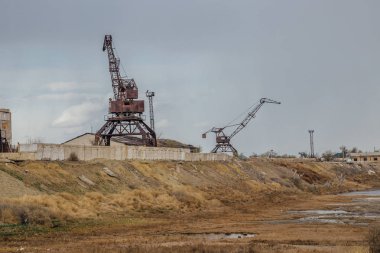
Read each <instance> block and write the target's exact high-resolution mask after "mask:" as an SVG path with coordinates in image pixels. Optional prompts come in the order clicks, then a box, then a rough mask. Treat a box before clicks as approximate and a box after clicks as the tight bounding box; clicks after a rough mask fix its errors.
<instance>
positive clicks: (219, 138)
mask: <svg viewBox="0 0 380 253" xmlns="http://www.w3.org/2000/svg"><path fill="white" fill-rule="evenodd" d="M265 103H270V104H281V102H278V101H275V100H272V99H269V98H261V99H260V102H259V104H258V105H256V106H255V107H254V108H253V109H252V110H251V111H250V112H249V113H248V115H247V116H246V117H245V118H244V119H243V121H242V122H240V123H238V124H233V125H227V126H224V127H213V128H211V129H210V130H208V131H206V132H205V133H203V134H202V138H206V136H207V134H208V133H210V132H212V133H215V135H216V146H215V148H214V149H213V150H211V153H217V152H232V153H233V155H235V156H237V155H238V152H237V150H236V149H235V148H234V147H233V146H232V144H231V139H232V137H234V136H235V135H236V134H238V133H239V132H240V131H241V130H242V129H243V128H244V127H246V126H247V124H248V123H249V122H250V121H251V119H253V118H254V117H255V116H256V113H257V112H258V111H259V110H260V108H261V107H262V106H263V105H264V104H265ZM229 127H236V129H235V130H234V131H233V132H232V133H231V134H230V135H227V134H226V133H224V130H225V129H226V128H229Z"/></svg>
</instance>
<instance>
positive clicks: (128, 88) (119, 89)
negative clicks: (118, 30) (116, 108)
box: [103, 35, 137, 101]
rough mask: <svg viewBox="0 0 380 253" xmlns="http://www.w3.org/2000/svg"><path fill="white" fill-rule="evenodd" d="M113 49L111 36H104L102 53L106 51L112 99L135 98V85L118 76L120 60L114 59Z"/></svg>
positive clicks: (132, 81)
mask: <svg viewBox="0 0 380 253" xmlns="http://www.w3.org/2000/svg"><path fill="white" fill-rule="evenodd" d="M113 49H114V48H113V45H112V36H111V35H105V36H104V42H103V52H104V51H106V50H107V55H108V64H109V72H110V74H111V81H112V89H113V94H114V99H115V100H119V99H120V100H123V101H125V100H127V99H133V98H137V85H136V83H135V81H134V80H133V79H128V78H123V77H122V76H121V75H120V59H119V58H118V57H116V55H115V53H114V51H113Z"/></svg>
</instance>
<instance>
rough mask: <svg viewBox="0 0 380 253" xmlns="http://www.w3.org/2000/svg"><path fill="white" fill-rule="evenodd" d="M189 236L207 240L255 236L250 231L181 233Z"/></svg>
mask: <svg viewBox="0 0 380 253" xmlns="http://www.w3.org/2000/svg"><path fill="white" fill-rule="evenodd" d="M183 235H186V236H190V237H196V238H205V239H207V240H221V239H243V238H252V237H255V236H256V235H255V234H252V233H200V234H183Z"/></svg>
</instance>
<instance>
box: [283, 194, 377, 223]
mask: <svg viewBox="0 0 380 253" xmlns="http://www.w3.org/2000/svg"><path fill="white" fill-rule="evenodd" d="M339 195H341V196H357V198H354V199H352V202H350V203H334V204H329V206H335V207H336V208H335V209H334V210H322V209H321V210H319V209H316V210H295V211H288V213H289V214H292V215H298V217H297V216H295V217H294V218H293V219H291V220H289V221H292V222H294V221H296V222H297V223H335V224H352V225H366V224H367V223H368V221H369V220H380V211H379V210H380V206H379V204H380V190H378V189H376V190H368V191H356V192H348V193H344V194H339ZM365 196H368V197H365ZM300 215H301V216H303V217H301V218H300V217H299V216H300Z"/></svg>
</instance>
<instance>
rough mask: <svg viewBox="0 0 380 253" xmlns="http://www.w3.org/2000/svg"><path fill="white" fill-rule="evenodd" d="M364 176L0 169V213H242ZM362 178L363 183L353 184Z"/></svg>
mask: <svg viewBox="0 0 380 253" xmlns="http://www.w3.org/2000/svg"><path fill="white" fill-rule="evenodd" d="M368 169H369V168H366V167H365V166H362V167H358V166H356V165H348V164H336V163H321V162H319V163H318V162H310V161H309V162H304V161H297V160H287V159H283V160H282V159H274V160H270V159H253V160H250V161H239V160H235V161H233V162H174V161H110V160H95V161H91V162H79V161H78V162H68V161H65V162H46V161H29V162H23V163H20V164H18V165H16V164H10V163H6V164H0V194H1V195H0V205H4V206H8V207H10V206H14V207H15V208H13V209H12V208H8V209H9V210H15V211H14V212H15V213H17V212H18V211H17V210H18V208H17V206H23V209H25V210H33V213H39V214H41V213H43V214H44V215H43V217H50V218H49V219H50V220H51V217H61V218H62V217H64V218H65V219H66V218H69V219H82V218H94V219H95V218H100V217H106V216H110V215H121V216H125V215H136V214H137V215H145V214H164V213H166V214H168V213H171V212H173V213H177V214H178V213H191V212H194V211H212V210H214V211H215V210H218V209H220V208H243V207H244V205H245V204H244V203H256V202H257V203H258V204H259V205H265V203H266V202H267V201H268V200H266V201H264V199H265V198H266V197H268V196H270V200H271V201H272V202H278V201H281V198H280V197H279V196H281V194H316V193H317V194H321V193H328V192H340V191H345V190H348V189H353V188H355V189H364V188H368V187H370V186H374V185H375V184H376V182H377V183H378V182H379V180H378V179H379V177H378V175H380V170H379V168H377V167H376V165H375V166H373V165H371V166H370V169H371V170H373V171H375V173H376V174H375V175H372V176H371V178H368V177H369V176H368ZM111 172H112V173H111ZM364 176H365V178H366V179H367V180H366V181H365V182H363V180H358V179H362V178H364ZM37 194H38V195H37ZM24 195H28V197H22V196H24ZM29 195H35V196H29ZM5 197H12V198H13V199H11V200H9V199H8V200H7V199H5ZM38 207H40V208H42V209H43V210H42V209H41V210H38ZM0 211H1V210H0ZM47 212H50V213H47ZM15 215H16V214H15ZM30 215H31V217H32V216H33V215H32V214H30ZM0 216H1V212H0ZM39 216H41V215H39ZM0 218H1V217H0ZM3 220H5V222H6V219H5V218H3ZM13 220H14V219H13ZM31 220H33V219H31ZM36 220H37V221H38V222H41V221H40V220H41V219H40V218H38V219H37V218H36ZM50 220H49V222H48V223H49V224H50V223H51V222H50Z"/></svg>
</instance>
